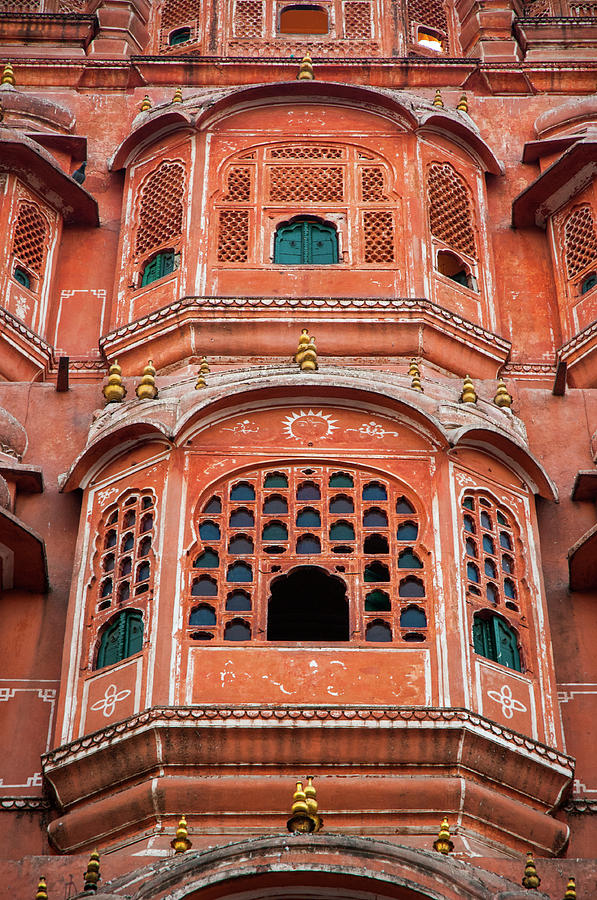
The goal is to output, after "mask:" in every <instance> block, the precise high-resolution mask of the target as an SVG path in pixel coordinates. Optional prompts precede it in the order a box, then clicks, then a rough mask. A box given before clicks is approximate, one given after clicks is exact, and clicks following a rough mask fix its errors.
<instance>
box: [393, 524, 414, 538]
mask: <svg viewBox="0 0 597 900" xmlns="http://www.w3.org/2000/svg"><path fill="white" fill-rule="evenodd" d="M418 534H419V526H418V525H417V523H416V522H403V523H402V524H401V525H399V526H398V531H397V532H396V537H397V538H398V540H399V541H414V540H416V539H417V535H418Z"/></svg>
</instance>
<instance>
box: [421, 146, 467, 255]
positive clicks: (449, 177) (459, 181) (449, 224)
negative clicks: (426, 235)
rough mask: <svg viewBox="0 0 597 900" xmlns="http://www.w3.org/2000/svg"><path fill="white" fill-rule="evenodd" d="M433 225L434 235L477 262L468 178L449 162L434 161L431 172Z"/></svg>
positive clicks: (428, 190) (430, 204)
mask: <svg viewBox="0 0 597 900" xmlns="http://www.w3.org/2000/svg"><path fill="white" fill-rule="evenodd" d="M427 202H428V214H429V228H430V230H431V234H432V235H433V237H434V238H437V239H438V240H439V241H441V242H442V243H443V244H445V245H446V247H447V248H448V249H449V250H451V251H452V255H454V252H455V253H456V254H457V255H458V257H459V256H460V255H461V254H463V255H464V256H465V257H468V258H469V259H471V260H473V261H475V260H476V259H477V246H476V239H475V231H474V227H473V211H472V206H471V201H470V198H469V191H468V188H467V186H466V184H465V182H464V179H463V178H461V176H460V175H459V174H458V173H457V172H456V170H455V169H453V168H452V166H451V165H450V164H449V163H439V162H434V163H432V164H431V165H430V166H429V169H428V171H427Z"/></svg>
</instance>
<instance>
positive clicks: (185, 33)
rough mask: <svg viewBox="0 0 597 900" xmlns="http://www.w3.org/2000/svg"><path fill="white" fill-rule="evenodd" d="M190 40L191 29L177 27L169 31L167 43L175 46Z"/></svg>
mask: <svg viewBox="0 0 597 900" xmlns="http://www.w3.org/2000/svg"><path fill="white" fill-rule="evenodd" d="M190 40H191V29H190V28H189V27H185V28H177V29H176V30H175V31H172V32H171V33H170V36H169V38H168V43H169V45H170V46H171V47H176V46H177V45H178V44H186V43H187V41H190Z"/></svg>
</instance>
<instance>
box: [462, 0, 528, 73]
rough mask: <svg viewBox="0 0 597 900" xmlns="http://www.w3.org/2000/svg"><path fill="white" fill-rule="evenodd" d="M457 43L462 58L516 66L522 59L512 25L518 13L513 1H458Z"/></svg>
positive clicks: (514, 0) (516, 5)
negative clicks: (458, 30) (458, 23)
mask: <svg viewBox="0 0 597 900" xmlns="http://www.w3.org/2000/svg"><path fill="white" fill-rule="evenodd" d="M456 12H457V14H458V16H459V18H460V23H461V32H460V40H461V43H462V49H463V52H464V54H465V56H471V57H473V56H474V57H480V58H481V59H482V60H483V61H484V62H515V61H519V60H520V59H521V58H522V53H521V50H520V47H519V46H518V44H517V42H516V40H515V38H514V36H513V34H512V25H513V23H514V20H515V19H516V18H517V16H518V15H519V14H520V13H519V8H518V4H517V3H516V0H458V2H457V3H456Z"/></svg>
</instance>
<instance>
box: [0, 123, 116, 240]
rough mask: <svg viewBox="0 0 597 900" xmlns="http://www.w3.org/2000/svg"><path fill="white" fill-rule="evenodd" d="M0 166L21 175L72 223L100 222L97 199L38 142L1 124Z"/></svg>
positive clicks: (26, 182)
mask: <svg viewBox="0 0 597 900" xmlns="http://www.w3.org/2000/svg"><path fill="white" fill-rule="evenodd" d="M0 170H1V171H5V172H12V173H15V174H18V175H20V177H21V178H22V180H23V181H24V182H25V184H31V186H32V187H33V188H34V189H35V190H36V191H37V193H38V194H41V196H43V197H44V198H45V199H46V200H47V202H48V203H49V205H50V206H52V207H53V208H54V209H57V210H58V211H59V212H60V213H61V215H62V217H63V218H64V221H65V222H66V223H67V224H69V225H71V224H77V225H94V226H96V227H97V226H98V225H99V213H98V207H97V201H96V200H95V199H94V198H93V197H92V196H91V194H89V193H88V192H87V191H86V190H85V189H84V188H83V187H81V185H80V184H78V183H77V182H76V181H75V180H74V179H73V178H71V177H70V175H67V174H66V173H65V172H63V171H62V169H61V168H60V166H59V165H58V163H57V162H56V161H55V159H54V158H53V157H52V156H51V154H49V153H47V152H46V151H45V150H44V149H43V148H42V147H40V145H39V144H37V143H36V142H35V141H32V140H31V139H30V138H27V137H25V135H21V134H19V133H17V132H15V131H9V130H8V129H5V128H2V127H1V126H0Z"/></svg>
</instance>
